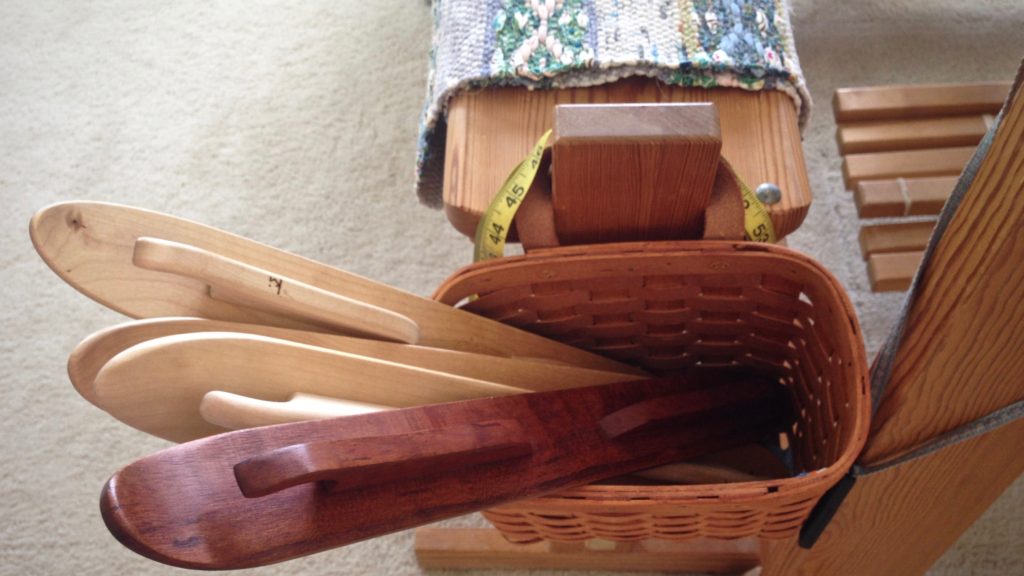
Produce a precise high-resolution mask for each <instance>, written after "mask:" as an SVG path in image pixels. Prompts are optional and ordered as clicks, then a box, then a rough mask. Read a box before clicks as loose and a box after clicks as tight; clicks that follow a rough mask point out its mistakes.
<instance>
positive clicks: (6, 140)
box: [0, 0, 1024, 576]
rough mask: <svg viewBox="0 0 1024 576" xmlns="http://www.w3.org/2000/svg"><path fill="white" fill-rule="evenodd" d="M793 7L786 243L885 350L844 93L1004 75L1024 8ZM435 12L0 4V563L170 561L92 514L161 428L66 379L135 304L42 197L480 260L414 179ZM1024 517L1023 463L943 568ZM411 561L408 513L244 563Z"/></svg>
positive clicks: (337, 254) (367, 568)
mask: <svg viewBox="0 0 1024 576" xmlns="http://www.w3.org/2000/svg"><path fill="white" fill-rule="evenodd" d="M794 9H795V14H794V25H795V30H796V35H797V41H798V48H799V52H800V55H801V58H802V60H803V65H804V69H805V71H806V74H807V78H808V82H809V84H810V87H811V89H812V91H813V93H814V97H815V98H816V101H817V105H818V107H817V111H816V113H815V115H814V117H813V119H812V123H811V125H810V127H809V129H808V131H807V134H806V142H805V148H806V154H807V161H808V166H809V168H810V175H811V182H812V185H813V187H814V190H815V193H816V195H817V197H816V200H815V204H814V206H813V208H812V210H811V213H810V215H809V216H808V218H807V221H806V222H805V224H804V226H803V228H802V229H801V230H800V231H799V232H798V233H797V234H795V235H793V236H792V237H791V238H792V240H791V244H792V245H793V246H794V247H796V248H798V249H803V250H806V251H808V252H810V253H811V254H813V255H814V256H816V257H818V258H819V259H821V260H822V261H824V262H825V264H826V265H827V266H829V267H830V268H831V269H832V270H833V271H835V272H836V273H837V275H838V276H839V277H840V279H841V280H842V281H843V283H844V284H845V285H846V287H847V288H848V289H849V291H850V294H851V297H852V299H853V300H854V302H855V303H856V305H857V307H858V310H859V313H860V315H861V321H862V323H863V325H864V327H865V332H866V334H867V338H868V345H869V347H870V348H871V349H872V350H874V349H875V348H876V347H877V345H878V344H879V342H880V341H881V339H882V337H883V336H884V334H885V333H886V331H887V330H888V328H889V322H890V321H891V318H892V317H893V313H894V310H895V309H896V307H897V305H898V303H899V301H900V296H898V295H875V294H872V293H871V292H870V291H869V290H868V288H867V282H866V278H865V275H864V272H863V266H862V263H861V261H860V259H859V253H858V249H857V247H856V244H855V233H856V230H855V214H854V209H853V205H852V203H851V201H850V196H849V195H848V194H847V193H846V192H844V191H843V186H842V184H841V182H840V171H839V168H840V163H839V158H838V156H837V152H836V148H835V144H834V140H833V134H834V125H833V123H832V121H831V112H830V109H829V104H830V95H831V93H832V91H833V90H834V89H835V88H836V87H839V86H848V85H865V84H883V83H892V82H928V81H957V80H963V81H971V80H989V79H1009V78H1010V77H1011V75H1012V73H1013V72H1014V70H1015V68H1016V66H1017V63H1018V61H1019V59H1020V57H1021V56H1024V34H1022V33H1021V30H1022V29H1024V8H1022V5H1021V2H1020V0H987V1H984V2H960V1H959V0H942V1H938V0H914V1H903V2H899V1H895V2H894V1H893V0H865V1H857V2H851V1H848V0H800V1H797V2H795V6H794ZM429 33H430V14H429V8H428V6H427V4H425V3H424V2H412V1H409V0H374V1H373V2H356V1H352V0H344V1H342V0H335V1H331V2H328V1H320V0H308V1H305V2H293V3H289V5H286V4H284V3H258V2H240V1H235V2H221V3H216V5H214V3H207V2H194V1H182V2H143V1H139V0H121V1H116V0H108V1H97V2H88V3H85V2H81V3H80V2H74V3H72V2H63V1H61V0H6V1H5V2H3V3H0V218H2V226H0V245H2V246H3V249H2V253H0V263H2V271H3V277H4V285H5V286H6V288H5V289H4V290H3V291H2V298H3V302H2V304H3V305H2V306H0V318H2V325H0V326H2V329H3V334H4V336H3V339H2V341H0V370H2V373H0V374H2V378H0V381H2V382H3V393H2V404H0V406H2V411H3V412H2V418H0V431H2V439H3V442H2V449H0V461H2V462H3V465H2V468H0V494H2V495H3V500H4V501H3V504H0V518H2V522H0V530H2V536H0V572H2V573H3V574H12V575H14V574H17V575H24V574H78V575H86V574H143V573H145V574H167V573H171V572H177V571H176V570H174V569H171V568H167V567H164V566H161V565H158V564H155V563H152V562H149V561H147V560H144V559H142V558H141V557H138V556H136V555H135V554H133V553H131V552H129V551H128V550H126V549H124V548H122V547H121V546H120V545H119V544H118V543H117V542H115V541H114V539H113V538H112V537H111V536H110V535H109V534H108V533H107V532H106V530H105V529H104V527H103V524H102V522H101V520H100V517H99V513H98V508H97V496H98V494H99V490H100V487H101V486H102V485H103V482H104V481H105V480H106V478H107V477H108V476H109V475H110V474H111V473H113V472H114V471H115V470H117V469H118V468H119V467H120V466H123V465H124V464H127V463H128V462H130V461H131V460H133V459H135V458H137V457H140V456H143V455H145V454H147V453H149V452H152V451H154V450H156V449H158V448H160V447H162V446H164V445H165V444H164V443H163V442H161V441H158V440H154V439H151V438H147V437H145V436H144V435H143V434H141V433H139V432H136V431H133V430H130V429H128V428H127V427H125V426H123V425H120V424H119V423H117V422H115V421H114V420H112V419H111V418H110V417H108V416H107V415H106V414H104V413H102V412H100V411H99V410H97V409H95V408H93V407H92V406H91V405H89V404H88V403H86V402H85V401H84V400H82V399H81V398H79V397H78V396H77V395H76V393H75V392H74V391H73V390H72V388H71V386H70V384H69V383H68V380H67V377H66V375H65V372H64V362H65V359H66V357H67V354H68V352H69V351H70V350H71V348H72V347H73V346H74V345H75V344H76V343H77V342H78V341H79V340H80V339H81V338H82V337H84V336H85V335H87V334H89V333H90V332H92V331H94V330H96V329H99V328H101V327H104V326H107V325H109V324H112V323H115V322H118V321H120V320H121V318H120V317H119V316H118V315H117V314H114V313H112V312H109V311H106V310H105V309H103V308H101V307H100V306H99V305H98V304H96V303H94V302H92V301H90V300H89V299H87V298H86V297H84V296H82V295H80V294H78V293H77V292H75V291H74V290H72V289H71V288H69V287H67V286H65V285H64V284H62V283H61V282H60V281H59V280H58V279H57V277H56V276H55V275H54V274H53V273H52V272H50V271H49V269H47V268H46V266H45V265H44V264H43V263H42V262H41V261H40V260H39V259H38V258H37V257H36V255H35V253H34V252H33V251H32V247H31V245H30V243H29V239H28V234H27V224H28V220H29V217H30V216H31V214H32V213H33V212H34V211H35V210H36V209H38V208H40V207H42V206H44V205H46V204H49V203H52V202H56V201H60V200H69V199H92V200H107V201H115V202H123V203H128V204H133V205H137V206H141V207H145V208H150V209H155V210H161V211H165V212H169V213H172V214H177V215H180V216H184V217H188V218H192V219H195V220H199V221H202V222H205V223H207V224H210V225H213V226H217V227H220V228H224V229H227V230H230V231H233V232H236V233H239V234H243V235H245V236H249V237H251V238H255V239H257V240H260V241H263V242H267V243H270V244H273V245H275V246H278V247H281V248H284V249H287V250H291V251H294V252H297V253H299V254H302V255H305V256H309V257H311V258H314V259H317V260H321V261H323V262H327V263H330V264H333V265H336V266H339V267H342V268H345V269H347V270H351V271H354V272H357V273H359V274H363V275H366V276H369V277H371V278H374V279H377V280H380V281H383V282H387V283H389V284H393V285H396V286H400V287H402V288H406V289H408V290H411V291H413V292H417V293H420V294H424V295H426V294H429V293H430V292H431V290H432V288H433V287H434V286H436V285H437V284H438V283H439V282H440V281H441V280H442V279H443V278H444V277H445V276H446V275H447V274H448V273H449V272H451V271H452V270H454V269H455V268H457V267H458V266H459V265H461V264H464V263H466V262H467V261H468V260H469V258H470V246H469V244H468V243H467V242H466V241H465V240H464V239H463V238H461V237H460V236H459V235H457V234H456V233H455V232H454V231H453V230H452V229H451V227H450V226H448V224H447V222H446V221H445V219H444V216H443V215H442V214H441V213H440V212H434V211H430V210H428V209H426V208H423V207H422V206H419V205H418V204H417V203H416V200H415V196H414V194H413V192H412V190H411V182H412V170H413V157H414V151H415V139H416V126H417V118H418V114H419V111H420V109H421V106H422V101H421V98H422V95H423V93H424V79H425V67H426V52H427V49H428V47H429V44H430V37H429ZM1022 514H1024V483H1021V482H1018V483H1017V484H1016V485H1015V486H1014V487H1013V488H1011V489H1010V490H1009V491H1008V492H1007V493H1006V494H1005V495H1004V496H1003V498H1002V499H1001V500H1000V501H999V502H998V503H997V504H996V506H995V507H993V509H992V510H990V511H989V513H988V514H987V515H986V516H985V517H984V518H983V519H982V520H981V521H979V522H978V523H977V524H976V525H975V526H974V527H973V528H972V529H971V530H970V531H969V532H968V533H967V534H966V535H965V536H964V537H963V538H962V540H961V541H960V543H959V544H958V545H957V546H956V547H955V548H954V549H952V550H951V551H950V552H949V553H948V554H946V556H945V557H944V558H943V559H942V560H941V561H940V562H939V563H938V564H937V565H936V566H935V568H934V570H933V574H936V575H943V576H945V575H954V574H956V575H962V574H979V575H981V574H986V575H987V574H991V575H997V574H998V575H1000V576H1003V575H1007V574H1014V573H1015V574H1021V573H1024V522H1022V521H1021V519H1020V516H1021V515H1022ZM476 521H478V520H475V519H473V518H469V519H460V520H458V521H457V522H463V523H465V522H469V523H472V522H476ZM419 572H420V570H419V569H418V567H417V566H416V564H415V560H414V558H413V555H412V540H411V535H410V534H409V533H403V534H398V535H395V536H391V537H387V538H380V539H377V540H374V541H371V542H367V543H363V544H358V545H354V546H351V547H348V548H345V549H342V550H338V551H334V552H331V553H327V554H321V555H319V556H315V557H312V558H308V559H304V560H300V561H296V562H292V563H288V564H284V565H280V566H276V567H270V568H266V569H262V570H256V571H253V573H258V574H374V575H376V574H387V575H402V574H417V573H419ZM538 574H553V573H538Z"/></svg>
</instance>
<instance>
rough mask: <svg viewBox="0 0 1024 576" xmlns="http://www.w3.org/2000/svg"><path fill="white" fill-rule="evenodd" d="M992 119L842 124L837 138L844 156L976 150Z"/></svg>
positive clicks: (962, 117) (929, 119)
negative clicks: (953, 148)
mask: <svg viewBox="0 0 1024 576" xmlns="http://www.w3.org/2000/svg"><path fill="white" fill-rule="evenodd" d="M991 122H992V116H991V115H988V116H985V115H978V114H976V115H972V116H948V117H938V118H921V119H914V120H890V121H885V122H854V123H850V124H842V125H840V126H839V129H838V131H837V134H836V139H837V140H838V143H839V152H840V153H841V154H859V153H862V152H892V151H895V150H916V149H921V148H949V147H955V146H977V145H978V142H981V138H982V136H984V135H985V132H988V127H989V125H990V123H991Z"/></svg>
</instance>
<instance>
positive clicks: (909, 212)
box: [853, 176, 957, 218]
mask: <svg viewBox="0 0 1024 576" xmlns="http://www.w3.org/2000/svg"><path fill="white" fill-rule="evenodd" d="M956 181H957V177H956V176H939V177H935V178H903V179H902V181H901V180H900V179H896V180H864V181H863V182H861V183H859V184H858V185H857V188H856V189H855V190H854V192H853V201H854V203H855V204H856V205H857V214H858V215H859V216H860V217H861V218H883V217H888V216H923V215H931V214H938V213H939V212H941V211H942V207H943V206H945V204H946V199H947V198H949V195H950V193H952V192H953V188H954V187H955V186H956Z"/></svg>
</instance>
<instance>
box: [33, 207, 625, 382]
mask: <svg viewBox="0 0 1024 576" xmlns="http://www.w3.org/2000/svg"><path fill="white" fill-rule="evenodd" d="M30 233H31V236H32V242H33V244H34V245H35V248H36V251H37V252H39V254H40V256H42V258H43V260H44V261H46V263H47V264H48V265H49V266H50V268H51V269H52V270H53V271H54V272H56V273H57V275H58V276H60V277H61V278H63V279H64V280H65V281H66V282H68V283H69V284H71V285H72V286H74V287H75V288H76V289H78V290H79V291H80V292H82V293H84V294H85V295H87V296H89V297H90V298H92V299H94V300H96V301H97V302H100V303H101V304H104V305H105V306H108V307H110V308H112V309H114V310H116V311H118V312H121V313H123V314H126V315H128V316H130V317H134V318H152V317H160V316H198V317H204V318H210V319H215V320H227V321H234V322H247V323H254V324H268V325H273V326H280V327H284V328H300V329H313V330H320V331H323V328H322V327H318V326H316V325H311V324H310V323H309V322H302V321H298V320H295V319H292V318H288V317H286V316H281V315H277V314H271V313H268V312H266V311H261V310H258V309H255V308H252V307H248V306H239V305H236V304H231V303H228V302H224V301H222V300H217V299H215V298H211V297H210V293H209V287H208V285H207V284H206V283H205V282H202V281H199V280H195V279H193V278H186V277H183V276H180V275H176V274H167V273H163V272H154V271H151V270H145V269H143V268H140V267H138V266H135V265H134V264H133V263H132V258H133V255H134V250H135V243H136V241H137V240H138V239H139V238H140V237H158V238H162V239H164V240H168V241H172V242H179V243H182V244H188V245H190V246H194V247H196V248H199V249H202V250H207V251H209V252H212V253H215V254H218V255H220V256H222V257H224V258H229V259H232V260H236V261H239V262H244V263H247V264H249V265H251V266H255V267H258V268H261V269H263V270H270V271H273V272H274V273H275V274H279V275H281V276H283V277H287V278H292V279H295V280H297V281H299V282H302V283H304V284H308V285H310V286H313V287H316V288H319V289H321V290H325V291H327V292H332V293H334V294H338V295H341V296H344V297H346V298H351V299H353V300H357V301H359V302H363V303H366V304H369V305H372V306H376V307H379V308H382V309H385V310H390V311H392V312H395V313H397V314H400V315H402V316H405V317H407V318H410V319H411V320H413V321H414V322H415V323H416V324H417V326H418V327H419V331H420V334H419V342H420V343H421V344H423V345H426V346H432V347H437V348H450V349H454V350H463V351H470V352H481V353H485V354H492V355H497V356H513V357H525V358H547V359H551V360H554V361H556V362H563V363H567V364H573V365H577V366H582V367H585V368H598V369H604V370H615V371H624V372H627V373H628V372H630V371H632V369H631V368H629V367H626V366H624V365H623V364H620V363H617V362H614V361H611V360H608V359H606V358H603V357H601V356H598V355H596V354H591V353H588V352H584V351H582V350H579V349H576V348H573V347H571V346H565V345H563V344H559V343H557V342H554V341H552V340H548V339H546V338H542V337H539V336H536V335H533V334H528V333H525V332H522V331H520V330H516V329H515V328H511V327H508V326H504V325H502V324H500V323H498V322H494V321H491V320H488V319H486V318H481V317H479V316H474V315H472V314H467V313H464V312H460V311H458V310H453V309H452V308H450V307H448V306H445V305H443V304H440V303H437V302H433V301H430V300H428V299H426V298H421V297H419V296H416V295H414V294H410V293H408V292H404V291H402V290H399V289H397V288H393V287H391V286H387V285H384V284H381V283H380V282H374V281H373V280H369V279H367V278H363V277H361V276H357V275H355V274H351V273H348V272H345V271H343V270H339V269H337V268H332V267H330V266H326V265H324V264H320V263H317V262H314V261H312V260H308V259H306V258H302V257H300V256H296V255H294V254H289V253H287V252H284V251H282V250H277V249H275V248H271V247H270V246H266V245H264V244H260V243H258V242H254V241H252V240H248V239H246V238H242V237H240V236H236V235H234V234H230V233H227V232H223V231H221V230H217V229H215V228H211V227H209V226H204V225H202V224H197V223H195V222H191V221H188V220H184V219H181V218H176V217H173V216H169V215H166V214H160V213H157V212H151V211H148V210H140V209H137V208H130V207H127V206H121V205H117V204H105V203H100V202H67V203H62V204H55V205H53V206H50V207H48V208H45V209H43V210H41V211H40V212H39V213H37V214H36V215H35V216H34V217H33V219H32V223H31V226H30Z"/></svg>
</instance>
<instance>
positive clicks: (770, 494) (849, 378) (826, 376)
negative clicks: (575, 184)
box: [438, 242, 868, 542]
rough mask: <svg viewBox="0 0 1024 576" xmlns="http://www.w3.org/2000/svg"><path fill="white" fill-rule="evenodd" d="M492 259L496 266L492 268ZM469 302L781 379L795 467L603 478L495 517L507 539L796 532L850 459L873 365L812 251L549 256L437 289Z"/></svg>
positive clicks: (674, 247) (598, 343)
mask: <svg viewBox="0 0 1024 576" xmlns="http://www.w3.org/2000/svg"><path fill="white" fill-rule="evenodd" d="M485 264H486V263H485ZM468 294H479V298H477V299H476V300H473V301H472V302H470V303H467V304H466V305H465V306H464V308H465V309H467V310H470V311H472V312H474V313H477V314H481V315H484V316H488V317H491V318H494V319H497V320H499V321H502V322H505V323H508V324H512V325H515V326H519V327H521V328H523V329H526V330H529V331H532V332H536V333H538V334H542V335H545V336H548V337H551V338H554V339H557V340H559V341H562V342H565V343H569V344H572V345H575V346H579V347H581V348H586V349H589V350H592V351H595V352H599V353H601V354H604V355H607V356H609V357H612V358H616V359H619V360H624V361H627V362H630V363H633V364H635V365H638V366H642V367H644V368H647V369H649V370H651V371H652V372H655V373H659V374H671V373H675V372H680V371H682V370H684V369H687V368H692V367H695V366H700V367H708V368H715V367H721V366H733V367H734V366H745V367H751V368H754V369H757V370H758V371H760V372H762V373H764V374H767V375H769V376H771V377H772V378H775V379H778V380H779V382H781V383H782V384H784V385H785V386H786V387H787V388H788V390H789V392H790V395H791V398H792V402H793V406H794V410H795V413H796V414H797V421H796V423H795V424H794V426H793V428H792V429H791V430H789V431H788V443H789V444H790V445H791V447H792V453H793V459H794V463H795V466H796V468H797V472H798V474H799V475H798V476H796V477H792V478H783V479H777V480H772V481H765V482H747V483H739V484H721V485H700V486H654V487H652V486H601V485H592V486H586V487H582V488H578V489H575V490H570V491H566V492H562V493H559V494H557V495H553V496H548V497H544V498H535V499H532V500H529V501H524V502H518V503H515V504H513V505H509V506H503V507H500V508H497V509H494V510H491V511H489V512H488V513H487V514H486V515H487V517H488V518H489V519H490V520H491V522H492V523H494V524H495V526H497V527H498V528H499V529H500V530H501V531H502V532H503V533H504V534H505V535H506V537H508V538H509V539H510V540H513V541H518V542H525V541H532V540H537V539H541V538H545V539H552V540H579V539H587V538H595V537H596V538H605V539H611V540H632V539H641V538H650V537H657V538H666V539H677V540H678V539H688V538H695V537H701V536H708V537H719V538H738V537H743V536H760V537H765V538H784V537H788V536H791V535H792V534H794V533H795V532H796V531H798V530H799V527H800V525H801V524H802V522H803V521H804V519H805V518H806V516H807V514H808V513H809V512H810V510H811V508H812V507H813V506H814V504H815V503H816V502H817V500H818V498H820V496H821V495H822V494H823V493H824V492H825V491H826V490H827V489H828V488H829V487H831V486H832V485H833V484H834V483H835V482H836V481H838V479H839V477H840V476H841V475H842V473H844V472H845V471H846V470H847V469H848V468H849V466H850V465H851V464H852V461H853V458H854V457H855V455H856V453H857V452H858V451H859V449H860V447H861V446H862V445H863V441H864V437H865V434H866V429H867V414H868V412H867V409H868V403H867V385H866V374H867V366H866V361H865V358H864V350H863V343H862V340H861V336H860V333H859V328H858V325H857V321H856V318H855V316H854V314H853V311H852V307H851V305H850V303H849V301H848V300H847V299H846V297H845V294H844V293H843V291H842V289H841V288H840V287H839V286H838V284H837V283H836V281H835V280H834V278H832V276H831V275H830V274H828V273H827V272H826V271H825V270H824V269H823V268H821V267H820V266H819V265H817V264H816V263H814V262H813V261H811V260H810V259H808V258H807V257H805V256H802V255H800V254H797V253H795V252H792V251H789V250H785V249H779V248H776V247H769V246H763V245H750V244H742V243H741V244H734V243H727V242H687V243H685V244H679V243H656V244H655V243H648V244H621V245H607V246H601V247H586V248H580V247H573V248H559V249H554V250H547V251H542V252H540V251H538V252H534V253H531V254H528V255H527V256H524V257H520V258H510V259H505V260H504V261H496V262H494V263H492V264H489V265H483V266H481V265H475V266H473V267H469V268H467V269H464V270H463V271H462V272H461V273H460V274H457V275H456V276H454V277H453V278H452V279H451V280H450V281H449V282H448V283H447V284H446V285H445V286H443V287H442V288H441V289H440V290H439V293H438V298H439V299H441V300H442V301H446V302H449V303H452V302H454V301H458V300H459V299H461V298H463V297H464V296H466V295H468Z"/></svg>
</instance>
